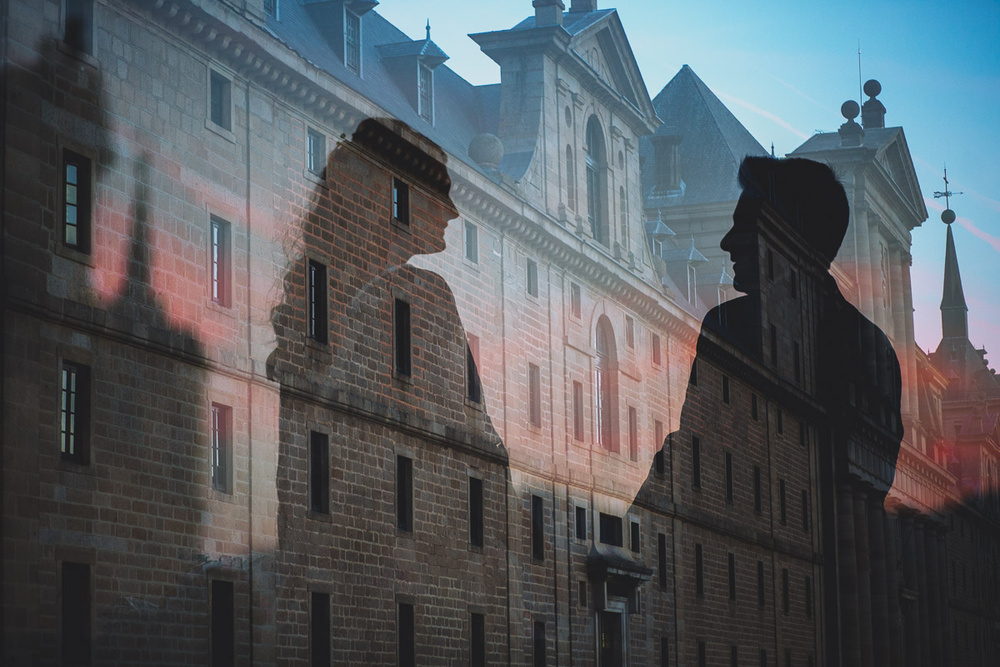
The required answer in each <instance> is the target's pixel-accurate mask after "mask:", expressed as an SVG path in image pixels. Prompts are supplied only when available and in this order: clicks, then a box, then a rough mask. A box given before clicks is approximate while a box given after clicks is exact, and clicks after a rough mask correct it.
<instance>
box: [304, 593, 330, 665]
mask: <svg viewBox="0 0 1000 667" xmlns="http://www.w3.org/2000/svg"><path fill="white" fill-rule="evenodd" d="M331 618H332V614H331V612H330V594H329V593H328V592H326V591H315V590H313V591H309V665H310V667H330V664H331V662H332V659H333V651H332V647H331V646H330V643H331V642H330V640H331V638H332V637H331V635H332V633H331V632H330V622H331ZM323 639H325V640H326V641H325V642H324V641H322V640H323Z"/></svg>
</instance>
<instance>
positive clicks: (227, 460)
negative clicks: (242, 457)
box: [212, 403, 233, 493]
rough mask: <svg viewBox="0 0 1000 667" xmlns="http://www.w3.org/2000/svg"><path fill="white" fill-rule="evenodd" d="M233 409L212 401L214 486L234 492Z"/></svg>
mask: <svg viewBox="0 0 1000 667" xmlns="http://www.w3.org/2000/svg"><path fill="white" fill-rule="evenodd" d="M232 460H233V409H232V408H231V407H229V406H228V405H222V404H220V403H212V488H213V489H215V490H216V491H221V492H223V493H232V492H233V489H232V479H233V471H232Z"/></svg>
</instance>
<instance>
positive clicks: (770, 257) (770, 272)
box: [767, 249, 774, 280]
mask: <svg viewBox="0 0 1000 667" xmlns="http://www.w3.org/2000/svg"><path fill="white" fill-rule="evenodd" d="M767 277H768V279H770V280H773V279H774V252H773V251H772V250H770V249H768V251H767Z"/></svg>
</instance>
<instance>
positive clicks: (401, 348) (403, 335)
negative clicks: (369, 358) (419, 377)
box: [392, 299, 412, 376]
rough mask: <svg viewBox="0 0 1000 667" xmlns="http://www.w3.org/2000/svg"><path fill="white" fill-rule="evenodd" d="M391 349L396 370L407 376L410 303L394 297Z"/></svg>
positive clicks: (408, 367) (409, 365) (409, 369)
mask: <svg viewBox="0 0 1000 667" xmlns="http://www.w3.org/2000/svg"><path fill="white" fill-rule="evenodd" d="M392 329H393V336H392V351H393V358H394V361H395V368H396V372H397V373H399V374H400V375H406V376H409V375H410V372H411V370H412V368H411V364H410V358H411V357H410V353H411V351H410V304H408V303H407V302H406V301H403V300H402V299H396V300H395V303H394V304H393V308H392Z"/></svg>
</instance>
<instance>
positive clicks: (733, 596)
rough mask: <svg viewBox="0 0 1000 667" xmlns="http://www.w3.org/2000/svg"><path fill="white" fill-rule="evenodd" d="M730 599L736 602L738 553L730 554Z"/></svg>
mask: <svg viewBox="0 0 1000 667" xmlns="http://www.w3.org/2000/svg"><path fill="white" fill-rule="evenodd" d="M729 600H730V601H731V602H736V554H729Z"/></svg>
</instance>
